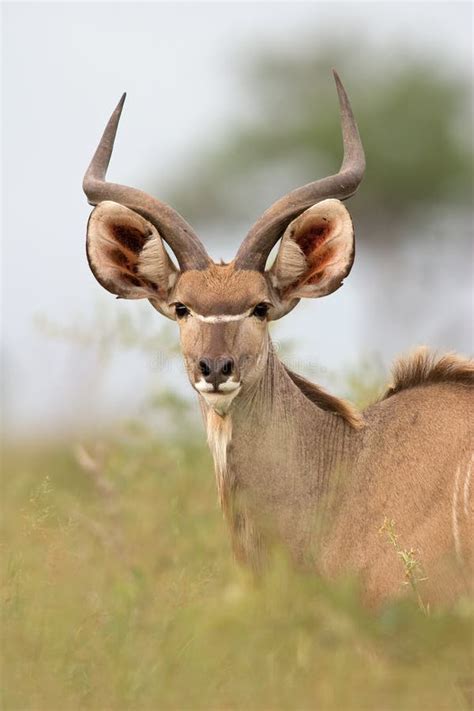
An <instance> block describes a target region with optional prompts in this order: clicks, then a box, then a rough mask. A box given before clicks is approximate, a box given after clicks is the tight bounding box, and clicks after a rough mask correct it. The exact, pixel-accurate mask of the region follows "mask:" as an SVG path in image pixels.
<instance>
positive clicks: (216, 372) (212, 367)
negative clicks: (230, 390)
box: [198, 355, 235, 390]
mask: <svg viewBox="0 0 474 711" xmlns="http://www.w3.org/2000/svg"><path fill="white" fill-rule="evenodd" d="M198 365H199V370H200V371H201V373H202V374H203V376H204V380H205V381H206V383H212V385H214V389H215V390H218V388H219V385H220V384H221V383H225V382H226V380H228V379H229V378H230V376H231V375H232V373H233V372H234V368H235V362H234V359H233V358H232V357H231V356H228V355H221V356H218V357H217V358H201V360H200V361H199V363H198Z"/></svg>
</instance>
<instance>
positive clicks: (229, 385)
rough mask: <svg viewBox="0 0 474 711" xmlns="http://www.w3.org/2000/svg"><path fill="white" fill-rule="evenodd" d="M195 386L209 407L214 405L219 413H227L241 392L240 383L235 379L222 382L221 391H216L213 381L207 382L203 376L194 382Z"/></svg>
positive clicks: (214, 408)
mask: <svg viewBox="0 0 474 711" xmlns="http://www.w3.org/2000/svg"><path fill="white" fill-rule="evenodd" d="M194 387H195V388H196V390H197V391H198V393H199V394H200V395H202V397H203V398H204V400H205V401H206V403H207V405H209V407H212V409H213V410H215V411H216V412H217V413H218V414H219V415H225V414H227V412H228V411H229V408H230V406H231V404H232V401H233V400H234V398H235V397H236V395H238V393H239V390H240V383H237V382H236V381H235V380H228V381H227V382H225V383H221V384H220V385H219V391H218V392H216V391H215V390H214V386H213V385H212V384H211V383H206V381H205V380H204V378H201V380H198V382H197V383H194Z"/></svg>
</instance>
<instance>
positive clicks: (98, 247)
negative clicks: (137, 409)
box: [84, 73, 474, 602]
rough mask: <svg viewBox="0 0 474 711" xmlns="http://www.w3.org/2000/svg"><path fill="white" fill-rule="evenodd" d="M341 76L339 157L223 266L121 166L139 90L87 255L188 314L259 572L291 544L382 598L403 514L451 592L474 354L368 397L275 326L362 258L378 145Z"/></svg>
mask: <svg viewBox="0 0 474 711" xmlns="http://www.w3.org/2000/svg"><path fill="white" fill-rule="evenodd" d="M335 80H336V86H337V91H338V96H339V103H340V113H341V123H342V135H343V143H344V159H343V162H342V166H341V168H340V170H339V172H338V173H337V174H336V175H332V176H330V177H327V178H324V179H322V180H317V181H315V182H313V183H309V184H308V185H305V186H303V187H300V188H298V189H296V190H294V191H293V192H291V193H289V194H288V195H286V196H285V197H282V198H281V199H279V200H278V201H277V202H275V203H274V204H273V205H272V206H271V207H270V208H269V209H268V210H266V212H265V213H264V214H263V215H262V217H260V219H259V220H258V221H257V222H256V223H255V225H254V226H253V227H252V229H251V230H250V232H249V233H248V235H247V237H246V238H245V240H244V241H243V243H242V245H241V247H240V249H239V250H238V252H237V256H236V257H235V259H234V260H233V261H232V262H230V263H228V264H216V263H214V262H213V261H212V260H211V259H210V258H209V256H208V255H207V253H206V250H205V249H204V247H203V245H202V243H201V242H200V240H199V239H198V237H197V236H196V234H195V233H194V232H193V230H192V228H191V227H190V226H189V225H188V223H187V222H185V220H184V219H183V218H182V217H181V216H180V215H179V214H178V213H177V212H175V211H174V210H173V209H172V208H171V207H169V206H168V205H165V204H163V203H161V202H159V201H158V200H156V199H155V198H153V197H150V196H149V195H147V194H145V193H143V192H141V191H140V190H136V189H134V188H130V187H125V186H122V185H118V184H115V183H110V182H107V181H106V171H107V168H108V164H109V160H110V157H111V153H112V149H113V144H114V140H115V135H116V131H117V126H118V123H119V119H120V115H121V111H122V107H123V103H124V98H125V95H124V96H123V97H122V99H121V101H120V103H119V104H118V106H117V108H116V109H115V111H114V113H113V114H112V116H111V118H110V120H109V123H108V124H107V127H106V129H105V132H104V134H103V137H102V139H101V141H100V143H99V146H98V148H97V150H96V153H95V155H94V157H93V159H92V162H91V164H90V166H89V168H88V170H87V172H86V175H85V178H84V191H85V193H86V195H87V198H88V200H89V203H91V204H92V205H96V206H97V207H95V209H94V210H93V212H92V214H91V216H90V219H89V223H88V229H87V256H88V260H89V264H90V267H91V269H92V272H93V274H94V276H95V277H96V279H97V280H98V281H99V283H100V284H101V285H102V286H103V287H105V288H106V289H107V290H108V291H110V292H112V293H113V294H115V295H117V296H119V297H122V298H127V299H143V298H145V299H148V300H149V301H150V303H151V304H152V305H153V306H154V307H155V308H156V309H157V310H158V311H160V312H161V313H162V314H164V315H165V316H167V317H168V318H170V319H176V320H177V321H178V324H179V328H180V334H181V346H182V351H183V355H184V359H185V363H186V369H187V372H188V376H189V379H190V381H191V385H192V386H193V387H194V389H195V390H196V392H197V393H198V396H199V400H200V404H201V407H202V411H203V416H204V421H205V424H206V427H207V436H208V442H209V445H210V449H211V452H212V455H213V457H214V463H215V470H216V479H217V488H218V493H219V499H220V503H221V506H222V509H223V512H224V515H225V518H226V520H227V522H228V525H229V527H230V531H231V538H232V545H233V550H234V553H235V555H236V557H237V558H238V559H239V560H241V561H245V562H247V563H248V564H250V565H251V566H252V567H253V568H254V569H256V570H259V569H260V568H261V567H262V565H263V564H264V561H265V558H266V555H267V552H268V549H269V546H270V544H271V543H273V542H274V541H277V542H279V543H280V544H283V545H284V547H285V548H286V549H287V550H289V553H290V555H291V557H292V558H293V559H294V561H295V562H296V563H297V564H298V565H299V564H301V565H304V566H308V565H309V566H311V567H312V568H313V569H314V570H316V571H318V573H319V574H321V575H324V576H327V577H335V576H338V575H341V574H355V575H357V576H358V578H359V580H360V581H361V587H362V590H363V592H364V594H365V596H366V599H367V600H369V601H372V602H378V601H380V600H383V599H384V598H386V597H388V596H395V595H397V594H398V593H399V592H400V591H401V590H402V589H403V587H402V582H403V579H404V571H403V567H402V565H401V563H400V560H399V559H398V558H397V555H396V552H395V551H394V549H393V547H392V546H391V545H390V542H389V541H388V540H387V538H386V537H385V536H383V535H380V527H381V525H382V523H383V521H384V517H385V516H386V517H388V518H389V519H392V520H393V521H394V525H395V530H396V532H397V534H398V536H399V539H398V540H399V544H400V547H401V548H413V549H414V550H415V551H416V556H417V559H418V561H419V563H420V564H421V565H422V566H423V569H424V571H425V573H426V577H427V580H426V581H425V582H423V583H421V585H422V594H423V595H424V597H425V600H426V601H431V602H434V601H448V600H451V599H454V598H455V597H457V596H458V595H459V594H460V593H463V592H465V591H466V590H468V589H469V588H470V583H471V572H470V571H471V567H470V565H471V564H472V552H471V550H470V549H471V540H472V537H471V535H470V529H469V526H470V523H469V521H470V508H469V507H470V496H471V493H472V489H473V488H474V486H472V485H471V474H472V459H471V451H472V445H471V443H470V432H469V407H470V405H469V403H470V394H471V393H472V390H471V388H469V387H468V386H469V385H472V382H473V364H472V362H469V361H467V360H463V359H461V358H460V357H457V356H454V355H447V356H444V357H441V358H438V359H437V358H435V357H433V356H431V355H430V354H428V353H427V352H426V351H418V352H416V353H415V354H414V355H413V356H412V357H411V358H407V359H404V360H401V361H400V362H399V363H398V364H397V365H396V367H395V370H394V379H393V384H392V385H391V387H390V388H389V389H388V390H387V392H386V393H385V395H384V396H383V398H382V399H381V400H380V401H379V402H377V403H375V404H374V405H372V406H371V407H369V408H368V409H366V410H365V411H364V412H358V411H357V410H356V409H355V408H354V407H352V406H351V405H350V404H349V403H347V402H345V401H343V400H340V399H338V398H336V397H333V396H331V395H329V394H327V393H326V392H324V391H323V390H322V389H321V388H319V387H318V386H316V385H314V384H312V383H310V382H309V381H307V380H306V379H305V378H303V377H301V376H300V375H297V374H296V373H293V372H292V371H291V370H289V368H287V367H286V366H285V365H284V364H283V363H282V362H281V361H280V360H279V358H278V357H277V355H276V353H275V350H274V349H273V348H272V344H271V340H270V337H269V333H268V322H269V321H272V320H275V319H278V318H280V317H281V316H284V315H285V314H287V313H288V312H289V311H291V310H292V309H293V308H294V307H295V306H296V305H297V303H298V301H299V300H300V299H301V298H303V297H308V298H317V297H321V296H326V295H327V294H330V293H332V292H333V291H336V289H338V288H339V287H340V286H341V284H342V281H343V279H344V278H345V277H346V276H347V275H348V274H349V272H350V269H351V266H352V262H353V259H354V232H353V227H352V222H351V218H350V215H349V212H348V211H347V209H346V208H345V207H344V205H343V203H342V202H341V200H345V199H346V198H349V197H350V196H352V195H353V194H354V192H355V191H356V189H357V187H358V185H359V183H360V182H361V180H362V177H363V174H364V169H365V158H364V151H363V148H362V144H361V140H360V137H359V132H358V129H357V125H356V122H355V120H354V117H353V114H352V110H351V106H350V103H349V100H348V97H347V95H346V92H345V90H344V88H343V86H342V83H341V81H340V79H339V77H338V76H337V74H336V73H335ZM163 240H164V241H165V242H166V243H167V245H168V247H169V248H170V249H171V251H172V252H173V253H174V255H175V257H176V260H177V262H178V265H179V268H177V267H176V266H175V264H174V263H173V261H172V260H171V259H170V256H169V254H168V252H167V251H166V249H165V247H164V244H163ZM278 241H280V245H279V250H278V254H277V257H276V259H275V262H274V264H273V265H272V266H271V267H270V268H269V269H267V268H266V263H267V258H268V256H269V254H270V251H271V250H272V248H273V247H274V245H276V243H277V242H278Z"/></svg>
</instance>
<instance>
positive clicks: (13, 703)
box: [1, 426, 473, 711]
mask: <svg viewBox="0 0 474 711" xmlns="http://www.w3.org/2000/svg"><path fill="white" fill-rule="evenodd" d="M2 492H3V496H2V503H3V506H2V526H1V534H2V556H1V557H2V589H1V593H2V610H3V611H2V645H1V650H2V657H3V659H2V691H3V708H4V709H6V710H12V711H13V710H15V711H20V710H21V711H60V710H61V711H67V710H69V709H71V710H76V709H88V710H91V711H92V710H93V711H99V710H100V711H102V710H104V709H110V710H111V711H119V710H120V711H122V710H126V709H127V710H128V709H133V710H134V709H144V710H145V709H146V710H147V711H155V710H157V709H176V710H180V711H181V710H184V709H229V710H230V709H236V710H237V709H239V710H240V709H242V710H244V709H245V710H249V709H250V710H253V709H255V710H257V709H258V710H261V711H264V710H265V711H268V710H271V709H298V710H300V709H301V710H302V709H318V710H320V709H321V710H323V709H328V710H330V709H331V710H334V711H336V710H337V711H342V710H343V711H349V710H352V709H354V710H355V709H373V710H374V711H375V710H376V711H385V710H387V711H389V710H391V709H393V711H403V710H405V709H407V710H408V709H413V710H416V711H420V710H421V709H426V710H427V711H428V710H429V711H442V710H443V709H446V711H448V710H449V711H452V710H455V709H460V710H463V709H464V710H465V709H468V708H469V699H468V695H469V690H471V692H472V686H470V681H469V679H470V675H471V672H472V661H473V660H472V621H473V611H472V607H470V606H469V605H468V604H467V603H466V602H464V603H462V604H459V606H458V607H457V608H455V609H453V610H446V611H434V610H432V611H431V612H430V615H428V616H427V615H425V614H423V613H422V612H421V611H420V609H419V607H418V604H417V600H416V599H415V598H413V599H410V598H407V599H406V600H404V601H399V602H397V603H396V604H391V605H389V606H387V607H385V608H384V609H382V610H379V611H378V612H370V611H368V610H366V609H364V607H363V606H362V605H361V603H360V602H359V598H358V593H357V585H356V584H355V582H354V581H350V580H348V581H341V582H340V583H338V584H337V585H336V584H332V585H328V584H326V583H324V582H323V581H320V580H318V579H317V578H316V577H313V576H302V575H297V574H295V573H294V572H292V571H291V569H290V568H289V566H288V565H287V563H286V561H285V558H284V556H283V555H281V554H276V555H275V560H274V564H273V565H272V567H271V569H270V571H269V573H268V574H267V576H266V577H265V579H264V580H263V581H261V582H260V583H256V582H255V581H253V580H252V579H250V578H249V577H247V575H246V573H245V572H244V571H242V570H240V569H238V568H237V567H236V565H235V564H234V563H233V561H232V557H231V553H230V547H229V543H228V540H227V537H226V531H225V526H224V522H223V521H222V518H221V515H220V513H219V510H218V507H217V502H216V492H215V485H214V481H213V474H212V464H211V460H210V456H209V454H208V452H207V450H206V448H205V446H204V436H201V435H197V436H194V434H193V433H192V432H190V433H188V437H187V439H186V441H183V440H182V439H177V438H169V437H168V438H167V440H166V441H162V440H160V438H159V437H158V436H156V434H155V433H154V432H149V431H148V430H147V429H146V428H145V427H140V428H138V427H132V426H129V427H127V428H125V429H123V430H122V431H120V432H116V434H115V438H110V437H105V438H104V437H102V438H101V440H100V441H88V442H86V443H85V444H84V443H82V444H79V443H77V442H64V443H56V444H54V443H53V444H48V445H42V446H40V445H29V446H27V445H22V446H21V447H13V446H11V447H8V448H7V449H6V450H5V452H4V465H3V485H2ZM396 556H397V551H396V550H394V564H396Z"/></svg>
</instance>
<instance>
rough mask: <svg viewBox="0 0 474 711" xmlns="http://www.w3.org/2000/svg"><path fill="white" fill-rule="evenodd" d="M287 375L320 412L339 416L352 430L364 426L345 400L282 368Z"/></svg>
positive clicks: (360, 417)
mask: <svg viewBox="0 0 474 711" xmlns="http://www.w3.org/2000/svg"><path fill="white" fill-rule="evenodd" d="M284 368H285V370H286V372H287V374H288V375H289V376H290V378H291V380H292V381H293V382H294V384H295V385H296V386H297V387H298V388H299V389H300V390H301V392H302V393H303V395H304V396H305V397H306V398H308V400H310V401H311V402H312V403H314V404H315V405H317V406H318V407H320V408H321V409H322V410H326V411H328V412H332V413H334V414H335V415H339V416H340V417H342V418H343V419H344V420H346V422H347V423H348V424H349V425H350V426H351V427H354V429H360V428H361V427H363V425H364V418H363V416H362V414H361V413H360V412H359V410H357V408H356V407H355V406H354V405H352V404H351V403H350V402H347V400H342V399H341V398H338V397H335V396H334V395H330V394H329V393H327V392H326V391H325V390H323V388H321V387H319V385H315V384H314V383H311V382H310V381H309V380H306V378H303V376H302V375H298V374H297V373H293V371H292V370H290V369H289V368H287V367H286V365H285V366H284Z"/></svg>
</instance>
